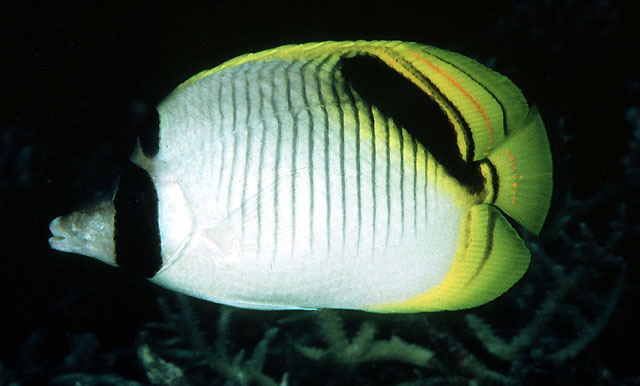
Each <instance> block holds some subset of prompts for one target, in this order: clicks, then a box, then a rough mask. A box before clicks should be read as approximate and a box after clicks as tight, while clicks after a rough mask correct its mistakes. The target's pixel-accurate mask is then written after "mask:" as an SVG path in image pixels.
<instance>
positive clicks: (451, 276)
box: [367, 204, 531, 312]
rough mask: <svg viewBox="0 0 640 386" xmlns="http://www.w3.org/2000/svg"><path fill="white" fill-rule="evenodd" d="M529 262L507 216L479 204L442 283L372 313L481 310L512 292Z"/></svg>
mask: <svg viewBox="0 0 640 386" xmlns="http://www.w3.org/2000/svg"><path fill="white" fill-rule="evenodd" d="M530 259H531V255H530V253H529V250H528V249H527V248H526V246H525V245H524V242H523V241H522V239H521V238H520V237H519V236H518V234H517V233H516V231H515V230H514V229H513V227H512V226H511V225H510V224H509V222H508V221H507V220H506V218H505V217H504V216H503V215H502V214H501V213H500V212H499V211H498V210H497V209H496V208H495V207H493V206H491V205H488V204H480V205H476V206H473V207H471V208H470V209H469V210H468V211H467V213H466V214H465V215H464V217H463V224H462V229H461V233H460V237H459V242H458V252H457V253H456V256H455V258H454V259H453V262H452V263H451V267H450V269H449V272H448V273H447V275H446V276H445V278H444V279H443V280H442V282H440V284H438V285H437V286H435V287H434V288H432V289H430V290H428V291H427V292H425V293H424V294H420V295H417V296H414V297H413V298H410V299H407V300H404V301H400V302H395V303H387V304H377V305H373V306H371V307H367V310H368V311H374V312H423V311H442V310H459V309H464V308H471V307H476V306H480V305H482V304H485V303H487V302H489V301H491V300H493V299H495V298H496V297H498V296H500V295H501V294H502V293H504V292H505V291H507V290H508V289H509V288H511V286H513V284H514V283H515V282H516V281H518V279H520V278H521V277H522V275H524V273H525V272H526V270H527V267H528V266H529V262H530Z"/></svg>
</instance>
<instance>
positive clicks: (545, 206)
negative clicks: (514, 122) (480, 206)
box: [481, 106, 553, 235]
mask: <svg viewBox="0 0 640 386" xmlns="http://www.w3.org/2000/svg"><path fill="white" fill-rule="evenodd" d="M487 159H488V162H486V161H484V162H482V164H481V170H482V173H483V175H484V176H485V178H486V179H487V181H488V184H487V190H488V194H487V198H486V201H485V202H487V203H491V204H494V205H495V206H497V207H498V208H500V209H501V210H502V211H503V212H505V213H506V214H507V215H509V216H510V217H511V218H513V219H514V220H516V221H517V222H518V223H520V224H522V226H524V227H525V228H526V229H527V230H528V231H529V232H531V233H533V234H535V235H538V234H539V233H540V230H541V229H542V226H543V225H544V222H545V219H546V217H547V213H548V211H549V206H550V203H551V194H552V189H553V164H552V160H551V149H550V147H549V140H548V138H547V133H546V130H545V127H544V123H543V122H542V118H541V117H540V113H539V112H538V109H537V108H536V106H532V107H531V108H530V109H529V114H528V115H527V117H526V118H525V119H524V121H523V122H522V124H520V125H519V127H517V128H515V129H514V130H513V131H511V132H510V133H509V135H508V136H507V137H506V138H505V139H504V141H503V142H502V143H501V144H500V145H499V146H497V147H496V148H495V149H493V150H492V151H491V152H490V153H489V154H488V156H487Z"/></svg>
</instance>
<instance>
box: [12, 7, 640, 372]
mask: <svg viewBox="0 0 640 386" xmlns="http://www.w3.org/2000/svg"><path fill="white" fill-rule="evenodd" d="M632 3H633V2H623V1H557V2H548V1H530V2H527V1H490V2H485V1H439V2H436V1H424V2H419V1H413V2H412V1H386V2H381V1H352V2H350V1H338V0H334V1H317V2H307V1H273V0H267V1H256V2H248V1H196V2H192V1H169V2H145V1H142V2H134V1H131V2H110V1H105V2H92V1H39V2H38V1H7V0H0V66H1V67H0V216H1V218H0V223H1V225H0V231H1V235H0V245H1V249H0V251H1V256H0V259H1V260H0V361H1V362H4V364H5V366H6V367H8V368H9V369H14V370H13V371H15V372H18V373H20V372H21V371H24V370H17V369H18V368H20V366H19V365H18V362H19V361H24V358H22V359H20V355H21V350H22V351H24V346H25V345H26V342H27V341H28V340H29V339H30V337H31V339H35V338H33V336H34V335H33V332H38V335H37V336H38V338H37V339H39V341H40V343H38V344H40V345H41V346H42V349H41V353H42V355H43V358H40V359H38V360H39V361H40V362H42V363H49V362H54V361H56V360H57V359H56V358H59V357H60V356H61V355H62V352H63V351H65V350H66V348H65V347H62V346H64V345H65V344H67V343H64V344H63V343H61V342H66V339H67V338H68V337H69V336H71V335H72V334H77V333H81V332H85V331H92V332H93V333H95V334H96V335H97V336H98V337H99V339H100V341H101V342H102V344H103V346H104V347H106V349H113V350H116V349H118V348H120V347H124V346H127V345H131V342H133V341H134V339H135V337H136V334H137V333H138V332H139V331H140V329H141V326H142V325H143V323H145V322H147V321H149V320H154V319H156V318H157V317H158V311H157V309H156V303H155V298H156V296H157V295H158V294H164V293H165V291H164V290H162V289H159V288H157V287H154V286H152V285H149V284H147V283H146V282H144V281H143V280H140V279H139V278H136V277H134V276H130V275H128V274H126V273H123V272H121V271H119V270H116V269H112V268H109V267H107V266H104V265H102V264H100V263H98V262H94V261H92V260H90V259H85V258H83V257H79V256H75V255H69V254H62V253H58V252H53V251H51V250H50V249H49V247H48V244H47V238H48V237H49V234H48V222H49V221H50V220H51V219H52V218H54V217H56V216H58V215H61V214H63V213H66V212H69V211H70V210H72V209H73V208H74V207H77V206H78V205H80V204H81V203H82V202H87V201H91V200H94V199H96V197H100V196H102V195H104V194H106V193H105V192H108V191H109V190H110V189H111V188H112V187H113V183H114V181H115V178H116V177H117V172H118V171H117V162H118V161H120V160H122V159H124V158H126V157H127V156H128V154H129V153H130V151H131V149H132V146H133V143H134V141H135V138H136V136H137V135H138V133H139V132H140V131H141V130H143V129H144V127H145V125H147V124H148V122H150V120H151V118H152V112H153V109H154V108H155V107H154V106H155V105H156V104H157V103H158V102H159V101H160V100H161V99H162V98H163V97H164V96H165V95H167V94H168V93H169V92H170V91H171V90H172V89H173V88H174V87H175V86H177V85H178V84H179V83H181V82H182V81H184V80H186V79H187V78H188V77H190V76H191V75H194V74H196V73H197V72H199V71H201V70H204V69H208V68H211V67H213V66H215V65H217V64H219V63H221V62H222V61H224V60H227V59H230V58H232V57H234V56H237V55H240V54H243V53H247V52H251V51H258V50H262V49H266V48H271V47H275V46H278V45H282V44H287V43H302V42H309V41H323V40H344V39H400V40H409V41H417V42H420V43H425V44H431V45H435V46H438V47H441V48H445V49H449V50H453V51H458V52H460V53H463V54H465V55H467V56H471V57H473V58H476V59H477V60H479V61H481V62H483V63H485V64H487V65H489V66H491V67H493V68H495V69H496V70H498V71H500V72H501V73H503V74H505V75H507V76H508V77H510V78H511V79H512V80H513V81H514V83H515V84H516V85H518V86H519V87H520V88H521V89H522V90H523V93H524V94H525V96H526V97H527V99H528V100H529V101H531V102H535V103H536V104H537V105H538V106H539V108H540V110H541V112H542V115H543V118H544V120H545V122H546V124H547V127H548V129H549V131H550V135H551V138H552V141H553V145H554V151H555V153H556V163H557V166H558V168H559V173H558V175H557V181H556V183H557V188H558V189H557V191H558V192H567V191H571V192H573V194H574V195H575V196H576V197H578V198H583V199H587V198H589V197H592V196H593V195H594V194H596V193H598V192H600V191H602V190H603V189H605V190H606V189H613V192H614V193H613V194H612V196H611V197H612V198H611V200H610V201H611V203H615V202H616V201H617V200H627V201H629V202H633V201H634V200H630V199H629V198H630V197H633V196H634V195H637V193H638V192H637V188H638V184H637V182H634V181H637V178H636V177H638V176H640V174H638V172H637V170H636V171H635V172H634V171H633V170H631V171H630V170H628V168H629V165H628V164H627V166H626V167H625V166H623V165H624V164H623V163H621V159H622V157H623V156H624V155H625V154H626V153H628V148H627V146H628V143H629V141H630V140H631V136H632V132H633V128H634V120H633V119H631V118H630V117H631V116H632V115H633V111H635V112H636V114H638V111H637V110H633V109H632V108H633V107H635V108H638V107H640V106H639V105H638V100H639V99H638V93H639V90H640V78H639V77H638V71H637V68H638V64H637V62H634V61H633V60H632V59H631V58H632V57H634V56H635V54H637V52H638V38H639V35H638V31H637V29H635V28H633V26H632V25H633V23H637V20H638V18H637V16H638V12H637V10H638V9H637V5H632ZM637 119H638V118H636V121H637ZM635 167H636V168H637V164H636V165H635ZM625 168H626V169H625ZM630 173H631V174H630ZM633 173H635V174H633ZM630 175H631V177H630ZM634 176H635V177H634ZM629 209H630V210H631V212H630V213H629V216H630V217H632V218H634V219H635V222H634V223H635V224H637V217H634V216H637V215H638V213H637V202H636V204H635V206H634V205H631V206H630V207H629ZM614 210H615V206H614V205H611V206H606V207H603V208H602V209H601V210H598V211H596V213H594V214H593V215H592V216H590V217H589V220H588V221H590V222H591V223H590V224H591V225H592V227H593V229H594V230H595V232H596V236H597V237H601V238H603V239H604V240H606V239H607V237H609V235H607V234H606V230H602V231H601V232H598V230H599V224H601V223H604V222H606V221H608V220H609V219H610V218H611V216H612V215H611V212H612V211H614ZM603 229H604V228H603ZM636 236H637V234H636ZM632 237H635V236H627V237H626V238H624V239H623V243H622V244H621V246H620V247H619V248H618V249H616V251H614V252H615V253H616V254H619V255H622V256H624V257H625V259H626V260H627V264H628V272H627V276H628V284H627V285H626V286H625V289H624V292H623V298H622V300H621V307H623V308H621V309H620V310H618V311H616V312H615V313H614V316H613V319H612V321H611V322H610V327H609V328H607V329H606V330H605V332H604V333H603V335H602V337H601V338H600V339H599V340H598V341H597V342H596V343H594V346H593V347H594V348H592V350H602V357H603V360H604V361H608V362H607V364H608V365H609V366H610V367H611V368H612V371H615V372H617V373H620V374H623V375H624V374H627V375H629V374H633V373H634V371H635V373H636V374H637V372H638V371H637V370H634V368H633V364H632V363H631V362H635V361H636V360H635V359H634V358H635V357H636V356H635V355H633V354H629V355H630V357H629V356H625V355H624V352H625V351H624V350H632V352H633V351H637V343H640V342H639V341H638V332H637V325H638V322H639V320H638V319H637V318H635V316H634V312H635V311H636V309H637V305H638V304H637V303H636V301H637V300H638V296H637V295H635V293H637V290H638V286H637V282H638V261H637V260H638V249H637V244H636V243H634V242H633V240H632ZM593 264H598V262H593ZM611 326H613V327H611ZM625 358H626V359H625ZM132 360H135V358H132ZM34 361H36V360H35V359H34ZM34 366H37V365H34ZM40 366H45V364H40ZM21 377H24V379H30V378H29V376H28V375H24V374H19V376H18V377H17V378H21ZM31 379H32V378H31ZM32 382H33V379H32Z"/></svg>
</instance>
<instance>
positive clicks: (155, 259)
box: [113, 162, 162, 277]
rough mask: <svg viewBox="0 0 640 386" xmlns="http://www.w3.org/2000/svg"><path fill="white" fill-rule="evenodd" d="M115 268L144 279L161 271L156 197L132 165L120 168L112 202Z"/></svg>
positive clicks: (144, 176) (150, 184)
mask: <svg viewBox="0 0 640 386" xmlns="http://www.w3.org/2000/svg"><path fill="white" fill-rule="evenodd" d="M113 205H114V207H115V210H116V214H115V231H114V234H113V238H114V243H115V250H116V264H117V265H118V266H120V267H123V268H126V269H128V270H131V271H133V272H136V273H138V274H141V275H143V276H145V277H153V276H154V275H155V274H156V273H157V272H158V271H159V270H160V268H162V250H161V240H160V227H159V225H158V193H157V192H156V188H155V185H154V184H153V181H152V180H151V177H150V176H149V174H148V173H147V172H146V171H145V170H143V169H141V168H139V167H138V166H136V165H134V164H133V163H131V162H125V163H124V164H123V165H122V168H121V173H120V181H119V183H118V190H117V192H116V195H115V197H114V199H113Z"/></svg>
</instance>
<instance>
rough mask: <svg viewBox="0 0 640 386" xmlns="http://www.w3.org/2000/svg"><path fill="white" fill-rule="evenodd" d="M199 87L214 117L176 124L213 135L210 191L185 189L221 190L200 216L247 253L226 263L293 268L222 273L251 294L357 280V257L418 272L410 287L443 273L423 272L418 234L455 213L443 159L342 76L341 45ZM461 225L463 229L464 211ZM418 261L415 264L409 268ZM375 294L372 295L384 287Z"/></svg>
mask: <svg viewBox="0 0 640 386" xmlns="http://www.w3.org/2000/svg"><path fill="white" fill-rule="evenodd" d="M188 87H189V88H193V90H189V91H190V92H189V93H184V94H185V95H188V96H185V98H190V99H191V101H190V103H189V104H187V105H188V106H190V107H189V108H192V109H196V110H199V111H200V112H201V113H202V114H203V116H202V118H203V121H200V120H199V118H197V115H196V118H191V119H190V120H189V123H188V124H187V126H188V127H187V128H186V130H185V131H183V132H180V133H177V134H178V135H180V136H184V135H187V133H190V132H192V131H193V132H196V131H203V133H202V135H200V136H199V140H198V141H194V142H195V143H199V142H201V143H207V144H206V145H203V146H208V147H210V150H211V151H207V152H205V153H204V154H207V156H205V158H203V159H202V160H199V161H200V162H196V163H195V164H194V165H193V167H194V168H196V169H198V170H199V172H198V173H196V174H197V175H199V176H200V180H199V181H198V184H197V189H199V190H201V191H202V192H200V193H197V192H196V193H193V192H187V194H186V195H187V196H193V197H194V198H193V199H192V200H193V201H198V198H197V196H198V194H203V195H206V194H209V195H211V194H213V197H215V205H214V207H215V210H214V211H213V212H214V213H213V216H212V215H211V213H202V218H203V219H205V218H206V220H196V221H199V222H200V223H201V224H200V225H199V227H200V228H201V229H209V228H211V229H214V231H213V232H212V234H214V235H215V238H216V239H215V240H214V241H213V242H214V243H217V244H219V246H220V248H221V250H222V253H228V254H229V255H230V256H231V255H233V256H236V255H237V256H239V258H240V260H237V261H236V260H229V259H230V258H227V260H225V261H227V263H232V264H235V263H237V264H240V263H241V261H243V260H246V262H245V263H244V264H247V265H248V266H249V267H254V268H248V270H249V271H251V270H252V269H256V270H257V269H258V268H257V267H258V266H262V265H265V266H266V267H269V269H271V270H274V272H279V271H281V272H282V273H281V274H277V275H276V274H274V276H273V277H278V283H276V282H273V283H266V284H265V283H261V284H260V285H261V286H262V287H260V288H258V279H256V282H255V283H253V284H252V281H251V278H250V275H249V274H247V276H246V277H245V276H243V277H241V278H240V277H238V278H236V279H234V278H233V277H229V278H223V279H216V280H229V281H232V280H236V281H238V280H241V281H243V285H245V286H248V287H250V288H249V289H246V288H245V289H244V290H243V291H246V292H247V293H248V295H246V296H247V298H249V297H250V295H252V296H254V297H257V298H258V299H259V298H260V296H262V295H260V291H262V292H264V293H265V295H264V296H269V294H271V295H273V293H274V292H278V291H280V290H281V289H280V287H281V288H284V289H283V291H284V290H285V289H286V288H290V287H288V286H287V285H284V284H283V283H287V282H290V283H298V282H304V283H306V284H305V285H306V286H308V292H309V293H312V292H314V291H318V288H317V287H319V286H322V287H323V288H324V287H327V286H328V287H332V284H331V283H334V284H335V283H347V282H349V280H350V279H349V275H348V272H350V271H352V270H353V269H356V267H362V271H363V275H365V277H370V278H371V280H372V282H371V283H376V284H375V285H377V286H379V287H380V291H383V292H384V291H385V290H384V287H385V286H387V285H388V286H393V287H397V286H398V284H397V283H392V282H388V283H387V281H388V280H389V279H388V278H390V277H395V278H398V277H399V278H402V280H401V282H403V283H404V282H407V287H406V288H407V289H406V291H410V283H409V282H425V283H433V284H435V282H436V281H437V280H438V278H440V277H441V276H440V275H442V272H441V271H442V270H443V269H445V267H446V266H444V267H443V268H439V270H440V271H438V270H433V271H424V270H422V271H423V272H421V273H420V274H419V275H414V274H413V273H414V272H418V267H419V266H420V265H421V264H422V261H423V260H424V259H423V257H421V254H420V253H418V254H416V252H415V250H414V248H413V245H415V244H416V243H419V244H420V245H427V244H434V245H435V244H438V243H442V242H443V241H441V239H442V235H444V234H447V233H446V232H448V230H443V233H442V234H439V233H437V232H436V233H431V234H430V233H429V232H428V229H429V228H431V226H430V224H429V222H430V221H434V218H435V217H432V218H429V217H428V216H427V214H429V213H435V214H437V213H438V212H443V213H450V211H451V208H452V205H453V203H452V202H450V201H447V200H449V199H445V198H444V197H443V196H440V197H438V195H437V194H435V190H434V189H435V184H431V182H434V183H435V182H436V179H437V176H438V169H439V168H440V166H439V165H436V163H433V162H430V160H429V158H430V157H431V156H430V155H429V154H428V153H427V152H426V151H425V150H424V148H423V147H422V145H421V144H419V143H418V142H417V141H416V140H415V139H414V138H413V137H412V136H411V135H410V134H409V133H408V132H406V131H405V130H404V129H403V128H401V127H399V126H398V125H397V124H396V122H395V121H394V120H393V119H392V118H391V117H387V116H384V115H383V114H382V113H381V112H380V111H378V109H377V108H376V107H375V106H373V105H370V104H368V103H367V102H366V101H365V100H363V99H362V98H361V96H360V95H359V94H358V93H357V91H356V90H354V89H353V88H352V87H351V86H350V84H349V82H348V80H346V79H344V78H343V74H342V72H341V71H340V64H339V57H336V56H331V55H327V56H321V57H316V58H311V59H307V60H268V61H257V62H250V63H245V64H241V65H238V66H234V67H231V68H228V69H226V70H224V71H220V72H215V73H212V74H211V75H210V76H207V77H205V78H202V79H201V80H200V81H198V82H196V83H193V84H191V85H189V86H188ZM205 101H206V102H205ZM187 115H191V116H193V114H190V113H188V112H187ZM204 121H208V122H209V123H207V124H204ZM208 125H210V126H211V127H208ZM194 136H195V134H194ZM208 142H210V143H208ZM207 173H210V176H209V177H207V176H206V174H207ZM428 181H429V182H428ZM207 191H208V192H209V193H206V192H207ZM430 194H433V198H434V199H433V200H432V199H431V198H430ZM187 198H188V197H187ZM443 200H444V201H443ZM207 210H208V211H209V212H211V210H209V209H208V208H207V209H205V210H203V212H206V211H207ZM195 216H196V217H198V216H199V213H196V214H195ZM454 218H455V217H454ZM451 226H452V227H453V229H457V225H456V224H455V221H454V222H453V223H452V225H451ZM434 228H435V227H434ZM454 235H455V233H454ZM450 238H451V236H447V238H446V240H449V239H450ZM429 240H431V241H429ZM453 241H455V239H454V240H453ZM447 242H448V241H447ZM454 247H455V243H451V244H450V245H449V246H447V248H449V249H451V248H454ZM227 249H230V250H231V251H232V252H230V251H228V250H227ZM233 251H235V252H233ZM234 258H235V257H234ZM437 258H438V259H439V258H440V257H437ZM407 264H409V265H410V266H414V269H409V270H408V271H407V273H406V274H405V273H402V271H404V270H406V268H405V267H406V265H407ZM398 275H400V276H398ZM414 276H415V277H414ZM371 283H367V282H363V283H362V284H360V285H363V286H366V285H371ZM238 285H239V284H237V283H232V284H230V285H229V287H230V289H229V291H232V295H227V296H238V295H233V294H235V293H236V292H234V291H239V290H234V289H233V288H236V287H237V286H238ZM291 285H293V284H291ZM252 286H253V287H255V292H256V293H255V294H252V292H251V288H252ZM265 286H266V288H265ZM401 287H402V286H401ZM336 288H340V287H339V286H336ZM323 290H327V289H326V288H325V289H323ZM328 290H329V291H330V292H331V291H337V290H332V289H330V288H329V289H328ZM398 291H400V292H402V291H403V290H402V288H400V289H399V290H396V291H395V292H396V293H397V292H398ZM303 292H304V291H303ZM353 293H354V294H358V293H359V292H358V291H355V292H353ZM389 293H390V294H391V296H396V293H394V292H391V291H389ZM407 294H409V292H407ZM221 296H224V294H223V295H221ZM335 296H343V297H344V296H347V297H348V296H350V295H349V294H339V293H336V294H335ZM353 296H356V295H353ZM358 296H361V295H358ZM371 296H372V297H371V299H369V300H368V301H371V302H373V301H379V300H380V299H381V298H380V295H379V294H372V295H371ZM382 298H384V295H382ZM383 300H384V299H383Z"/></svg>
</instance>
